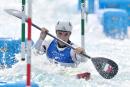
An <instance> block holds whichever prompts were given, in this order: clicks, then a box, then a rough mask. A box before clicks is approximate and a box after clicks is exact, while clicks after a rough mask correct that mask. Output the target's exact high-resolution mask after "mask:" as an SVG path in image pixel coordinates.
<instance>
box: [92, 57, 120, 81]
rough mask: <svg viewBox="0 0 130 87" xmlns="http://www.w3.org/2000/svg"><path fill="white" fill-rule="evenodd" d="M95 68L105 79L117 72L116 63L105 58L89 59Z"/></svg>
mask: <svg viewBox="0 0 130 87" xmlns="http://www.w3.org/2000/svg"><path fill="white" fill-rule="evenodd" d="M91 60H92V62H93V64H94V66H95V68H96V70H97V71H98V72H99V74H100V75H101V76H102V77H104V78H105V79H111V78H113V77H114V76H115V75H116V74H117V72H118V65H117V64H116V63H115V62H114V61H112V60H110V59H107V58H103V57H97V58H92V59H91Z"/></svg>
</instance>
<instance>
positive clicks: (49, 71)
mask: <svg viewBox="0 0 130 87" xmlns="http://www.w3.org/2000/svg"><path fill="white" fill-rule="evenodd" d="M0 2H1V3H0V20H1V21H0V37H12V38H20V34H21V32H20V31H21V29H20V28H21V21H20V20H18V19H17V18H15V17H13V16H11V15H8V14H7V13H5V12H4V11H3V10H4V9H7V8H13V9H18V10H21V0H0ZM80 18H81V17H80V12H78V11H77V0H71V3H70V0H33V14H32V20H33V22H34V23H36V24H38V26H41V27H46V28H48V29H49V31H50V33H51V34H54V35H55V29H54V28H55V24H56V22H57V21H58V20H70V21H71V22H72V24H73V33H72V36H71V40H72V41H73V42H74V43H76V44H77V45H79V46H80V42H81V41H80V40H81V38H80V37H81V36H80V32H79V31H80ZM129 31H130V30H129ZM39 33H40V32H39V30H37V29H35V28H33V29H32V39H33V40H34V41H36V40H37V39H38V37H39ZM129 35H130V34H129ZM48 38H50V37H47V39H48ZM85 42H86V43H85V45H86V47H85V49H86V52H87V54H89V55H90V56H92V57H98V56H102V57H107V58H110V59H112V60H114V61H115V62H116V63H117V64H118V65H119V72H118V74H117V75H116V76H115V77H114V78H113V79H110V80H106V79H103V78H102V77H101V76H100V75H99V74H98V72H97V71H96V70H95V68H94V66H93V64H92V63H91V61H90V60H88V61H87V63H85V64H80V65H79V66H78V68H76V69H71V68H68V69H66V70H64V69H63V67H60V66H55V65H53V64H49V63H48V61H47V59H46V56H45V55H43V56H40V55H34V54H33V53H32V80H33V81H35V82H37V83H38V84H39V85H40V87H129V86H128V85H129V83H130V62H129V58H130V54H129V52H130V39H129V38H127V39H125V40H114V39H110V38H107V37H105V35H104V34H103V32H102V26H101V25H100V21H99V20H98V17H97V14H92V15H88V22H87V23H86V31H85ZM16 56H17V58H18V59H19V60H20V54H18V55H16ZM72 71H77V72H74V73H78V72H83V71H89V72H91V79H90V80H89V81H85V80H82V79H81V80H78V79H75V78H72V77H69V76H67V75H62V74H64V72H66V74H67V73H69V74H71V73H70V72H72ZM25 79H26V62H23V61H20V62H19V63H17V64H15V65H14V66H13V68H11V69H5V70H0V81H18V80H25Z"/></svg>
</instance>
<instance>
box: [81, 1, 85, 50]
mask: <svg viewBox="0 0 130 87" xmlns="http://www.w3.org/2000/svg"><path fill="white" fill-rule="evenodd" d="M84 14H85V0H81V47H82V48H85V37H84V31H85V21H84V19H85V15H84Z"/></svg>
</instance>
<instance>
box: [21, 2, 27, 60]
mask: <svg viewBox="0 0 130 87" xmlns="http://www.w3.org/2000/svg"><path fill="white" fill-rule="evenodd" d="M25 3H26V1H25V0H22V12H23V13H24V14H25ZM21 27H22V29H21V60H23V61H24V60H25V16H24V15H22V24H21Z"/></svg>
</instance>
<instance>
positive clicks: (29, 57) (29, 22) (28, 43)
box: [26, 0, 32, 87]
mask: <svg viewBox="0 0 130 87" xmlns="http://www.w3.org/2000/svg"><path fill="white" fill-rule="evenodd" d="M31 18H32V0H28V20H27V22H28V41H27V45H28V46H27V80H26V87H31V44H32V40H31V25H32V19H31Z"/></svg>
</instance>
